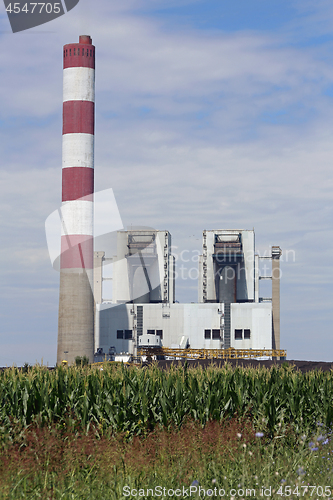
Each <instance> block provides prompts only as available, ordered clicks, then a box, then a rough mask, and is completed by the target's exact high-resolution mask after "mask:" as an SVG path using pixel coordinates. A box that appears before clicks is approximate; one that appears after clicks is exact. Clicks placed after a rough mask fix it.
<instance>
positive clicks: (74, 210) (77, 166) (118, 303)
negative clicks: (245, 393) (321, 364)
mask: <svg viewBox="0 0 333 500" xmlns="http://www.w3.org/2000/svg"><path fill="white" fill-rule="evenodd" d="M63 64H64V66H63V67H64V71H63V78H64V79H63V146H62V151H63V155H62V207H61V228H62V229H61V231H62V232H61V255H60V296H59V324H58V352H57V363H58V364H59V363H61V362H62V361H63V360H66V361H67V362H69V363H70V364H72V363H74V362H75V358H76V357H77V356H80V357H83V356H86V357H87V358H88V359H89V360H90V361H93V359H95V361H99V360H103V359H104V358H105V355H107V356H108V355H109V354H110V355H111V354H114V353H130V354H134V355H135V354H136V353H137V350H138V349H139V348H140V347H145V348H148V347H170V348H181V349H186V348H188V347H191V348H193V349H228V348H235V349H267V350H270V349H280V267H279V266H280V256H281V249H280V248H279V247H272V252H271V255H270V256H266V257H263V258H269V259H270V260H271V261H272V276H270V277H268V278H270V279H272V297H271V298H270V299H261V298H260V296H259V282H260V278H261V277H260V273H259V259H260V257H259V256H258V255H257V254H256V253H255V235H254V230H243V229H241V230H238V229H232V230H205V231H203V241H202V254H201V255H200V256H199V262H198V302H197V303H190V304H179V303H177V302H176V300H175V272H176V269H175V257H174V255H173V254H172V244H171V235H170V233H169V232H168V231H166V230H164V231H159V230H154V229H149V228H139V229H138V228H137V229H135V228H134V229H131V230H128V231H118V232H117V241H116V251H115V255H109V252H110V250H109V249H107V248H103V245H101V244H100V243H97V241H100V240H97V239H96V241H95V248H94V220H93V219H94V110H95V47H94V46H93V45H92V40H91V38H90V37H89V36H80V38H79V43H74V44H68V45H65V46H64V48H63ZM96 245H99V247H98V248H96ZM100 246H101V247H102V248H101V247H100ZM112 252H114V250H112ZM106 265H111V267H112V278H110V277H108V278H107V277H106V276H105V275H104V268H105V266H106ZM266 278H267V277H266ZM106 279H110V280H112V297H106V298H105V297H103V295H104V286H103V283H104V282H105V280H106Z"/></svg>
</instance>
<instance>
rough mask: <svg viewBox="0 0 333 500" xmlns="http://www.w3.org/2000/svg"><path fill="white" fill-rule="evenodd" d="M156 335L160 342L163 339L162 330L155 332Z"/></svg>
mask: <svg viewBox="0 0 333 500" xmlns="http://www.w3.org/2000/svg"><path fill="white" fill-rule="evenodd" d="M156 335H158V336H159V337H160V338H161V340H162V339H163V330H156Z"/></svg>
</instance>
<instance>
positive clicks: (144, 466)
mask: <svg viewBox="0 0 333 500" xmlns="http://www.w3.org/2000/svg"><path fill="white" fill-rule="evenodd" d="M66 370H67V371H66ZM66 370H63V369H60V370H58V371H55V372H47V371H46V370H45V369H44V368H42V367H34V368H32V369H30V370H29V371H28V372H27V373H22V372H19V371H18V370H8V372H7V375H6V376H5V375H2V380H1V385H0V398H1V397H4V395H5V394H11V398H12V399H11V401H12V403H13V406H12V408H14V412H13V413H12V414H11V413H10V405H9V404H8V401H6V404H5V405H4V404H3V405H2V407H1V408H2V410H0V411H1V412H2V413H0V414H1V417H2V418H1V421H0V426H1V427H0V443H1V453H0V454H1V461H0V484H1V491H0V499H15V500H17V499H35V498H36V499H37V498H39V499H43V500H44V499H45V500H47V499H52V500H53V499H54V500H56V499H71V500H76V499H94V500H95V499H96V500H100V499H121V498H155V497H156V498H170V497H173V498H177V497H178V498H179V497H181V498H183V497H186V493H187V494H188V496H189V497H191V498H198V494H199V491H198V490H199V487H201V488H202V490H201V492H200V493H201V495H200V496H201V498H203V497H204V496H205V497H206V498H209V497H210V496H212V498H216V497H219V496H220V497H223V496H225V497H226V498H231V497H234V498H247V497H248V496H252V498H253V497H255V498H261V497H270V498H281V495H280V494H279V493H282V492H283V493H287V495H285V496H287V497H288V498H296V497H297V498H298V497H302V498H319V497H323V498H333V484H332V494H331V493H330V492H329V490H326V492H325V486H331V484H330V483H331V477H333V474H332V472H333V471H332V465H331V460H333V458H332V457H333V451H332V443H331V440H330V431H329V430H328V428H327V427H326V426H325V425H324V424H323V423H322V422H321V421H320V420H318V419H317V418H316V417H317V414H316V412H312V414H311V411H310V410H311V408H308V407H307V404H308V402H309V401H312V400H313V397H314V395H311V394H310V395H307V396H305V395H304V394H303V393H301V394H299V398H298V400H297V401H298V411H299V415H298V418H293V411H294V410H293V411H291V409H290V408H289V412H288V406H287V403H286V401H289V405H290V407H291V406H292V405H293V404H294V406H295V405H296V406H297V402H296V403H295V402H294V401H293V400H292V396H293V394H294V393H293V390H292V389H293V388H294V391H295V389H296V388H298V389H299V388H300V387H303V388H304V387H306V384H308V386H309V385H310V386H311V384H312V387H314V386H316V387H318V384H319V382H318V381H321V383H322V386H324V387H326V388H327V387H330V383H331V379H332V374H331V373H329V374H322V373H321V372H319V373H313V374H310V375H307V374H306V375H302V374H300V373H295V372H294V371H293V370H292V369H289V368H283V369H280V370H275V372H274V370H273V371H272V370H265V369H264V370H252V369H241V370H238V371H237V370H236V371H235V370H232V369H231V368H230V367H227V368H226V369H218V368H216V367H215V368H212V369H210V370H207V371H203V370H198V369H196V370H189V371H188V373H186V371H185V373H184V370H182V369H180V368H177V369H176V370H174V371H172V372H170V373H165V372H164V373H163V372H160V371H159V370H158V369H157V368H156V367H153V368H152V369H149V370H140V369H130V370H125V369H124V368H119V367H118V368H115V367H111V368H110V367H107V366H105V367H104V369H103V372H101V371H96V370H95V369H91V368H79V369H78V368H73V369H66ZM66 377H67V378H66ZM89 377H90V379H89ZM237 377H238V378H237ZM110 378H111V379H112V380H111V381H110V380H109V379H110ZM64 380H66V383H64ZM225 380H227V381H228V383H229V388H227V387H226V386H225V385H224V386H223V383H224V382H225ZM96 381H99V385H98V384H97V383H96ZM209 381H210V385H209V383H208V382H209ZM217 381H218V382H219V384H217ZM236 381H237V383H238V384H239V385H238V386H237V385H235V382H236ZM255 381H257V382H255ZM42 382H43V383H44V386H43V383H42ZM75 382H76V385H77V387H76V391H77V392H76V397H77V398H79V400H80V398H81V399H82V397H81V396H82V391H85V393H86V395H87V397H86V400H89V401H91V399H89V398H90V393H89V387H90V386H92V387H95V388H96V387H97V390H100V389H99V388H100V386H101V387H102V388H103V390H104V392H106V394H110V393H111V394H112V390H114V391H115V392H114V393H113V396H112V397H113V402H114V403H115V402H116V395H117V394H118V397H120V396H119V394H122V395H123V399H122V401H123V404H124V403H126V401H127V403H128V400H129V399H130V398H132V397H134V394H132V392H131V391H133V390H134V389H135V390H136V392H137V393H138V390H139V389H140V388H141V389H142V388H144V389H146V390H147V393H146V394H141V396H140V397H139V396H138V397H137V399H136V400H134V403H133V405H134V408H136V412H134V411H133V405H132V408H126V409H123V413H124V414H125V415H126V413H125V410H126V412H127V415H130V417H131V419H132V420H131V425H129V426H127V428H126V425H123V424H122V426H123V428H122V429H119V428H118V427H117V425H115V423H117V422H119V419H118V420H117V418H116V416H115V417H114V419H113V420H112V418H109V420H107V419H106V418H105V416H103V414H102V413H101V414H100V417H99V418H96V415H97V414H98V412H97V409H94V408H93V407H92V408H91V407H90V406H88V407H87V409H86V413H87V415H92V416H93V418H90V419H89V418H87V419H86V420H85V421H83V420H82V419H81V421H80V420H79V419H78V417H77V415H76V413H75V410H73V404H75V402H76V400H75V399H74V397H73V390H75ZM93 382H95V385H93ZM171 382H172V383H171ZM214 383H215V386H214ZM260 383H261V385H260ZM269 383H271V385H272V384H275V391H277V387H280V392H276V393H275V398H274V400H273V399H272V398H271V389H270V387H269V385H270V384H269ZM61 384H62V385H61ZM89 384H90V385H89ZM131 384H132V385H131ZM135 384H137V385H135ZM168 384H169V385H168ZM205 384H206V386H205ZM251 384H252V386H253V384H257V385H255V387H256V390H257V392H258V398H257V400H258V401H261V403H262V406H260V405H259V403H258V401H257V406H255V404H254V403H255V401H254V397H255V394H256V392H255V391H253V393H251V392H250V389H251ZM316 384H317V385H316ZM325 384H326V385H325ZM286 385H287V386H288V387H289V394H287V395H286V394H284V393H283V392H282V391H283V388H285V386H286ZM38 387H39V388H40V390H39V392H38V390H37V389H38ZM45 387H48V388H49V389H52V390H54V391H56V388H58V389H59V387H62V388H63V390H62V394H61V398H59V401H57V400H56V398H55V397H54V396H55V394H56V392H54V394H53V395H52V394H51V395H50V393H52V390H50V391H48V395H49V396H48V397H49V401H51V399H52V397H54V399H53V402H54V404H55V405H56V408H58V410H57V411H58V413H56V412H54V411H52V408H45V409H44V410H43V412H44V413H43V412H42V415H41V411H38V412H37V411H35V413H34V412H32V411H31V412H30V414H29V415H30V416H29V418H27V415H28V407H29V404H31V408H35V409H36V408H37V409H40V408H41V406H38V405H36V402H35V401H36V400H37V401H38V395H41V394H44V396H45V394H46V393H47V391H46V389H45ZM115 387H116V388H118V392H116V390H115V389H114V388H115ZM163 387H164V389H165V391H169V392H168V394H169V395H170V398H171V402H172V404H173V408H171V405H169V406H170V407H168V408H169V413H168V419H167V422H166V424H164V423H163V419H162V418H161V414H163V410H162V409H160V412H158V411H157V410H158V405H157V403H156V401H155V403H154V398H156V394H158V393H159V392H161V391H162V388H163ZM194 387H199V388H201V392H204V394H195V395H192V396H191V395H190V394H188V393H189V390H188V389H189V388H191V389H192V390H193V388H194ZM221 387H225V389H226V390H228V391H229V392H228V393H227V396H228V395H229V396H230V395H231V394H232V391H231V389H232V390H233V391H234V396H233V397H234V399H233V401H235V402H237V401H238V402H239V406H238V409H237V405H236V404H235V403H232V404H233V408H232V412H231V411H229V408H230V405H231V403H229V406H228V408H227V409H226V410H225V411H224V413H223V414H222V415H221V418H212V415H211V414H210V412H209V411H205V409H206V408H207V407H208V409H209V408H213V402H212V401H211V400H212V399H214V397H215V399H214V404H215V406H217V407H218V408H219V409H220V408H222V407H223V408H225V405H226V404H227V403H225V399H223V398H225V393H224V392H223V391H221ZM13 388H15V389H16V399H15V395H14V391H13ZM27 388H29V391H31V392H32V391H33V390H36V392H35V393H34V398H32V394H31V393H29V391H28V389H27ZM209 388H210V392H209V394H207V392H208V389H209ZM25 389H27V391H25ZM65 389H66V390H67V392H66V390H65ZM103 390H101V392H100V393H102V392H103ZM149 390H150V396H149ZM218 390H220V392H219V394H220V396H219V398H217V397H216V393H217V391H218ZM308 390H309V387H308ZM10 391H12V392H10ZM42 391H44V392H42ZM260 391H261V392H260ZM27 392H28V398H29V397H30V403H29V402H28V401H27V395H26V394H27ZM83 394H84V392H83ZM214 395H215V396H214ZM126 396H127V398H128V399H126ZM194 396H195V397H194ZM288 396H289V398H288ZM40 397H42V396H40ZM318 397H322V398H326V399H329V398H331V397H332V394H329V393H327V394H322V395H320V394H319V396H318ZM24 398H25V401H26V403H24ZM71 398H72V399H71ZM105 398H107V396H105ZM140 398H141V400H140ZM177 398H178V399H177ZM200 398H201V402H202V408H201V409H200V408H199V405H198V401H199V402H200ZM209 398H210V401H209ZM68 399H70V400H71V403H72V406H70V405H68ZM221 399H223V404H224V406H223V405H221V404H220V400H221ZM229 400H230V397H229V399H228V400H227V401H229ZM331 400H332V399H331ZM138 401H139V403H140V404H138ZM142 401H146V403H145V404H146V411H143V409H142V406H143V403H142ZM3 402H4V400H3ZM159 402H160V403H159V404H160V406H162V403H161V396H160V399H159ZM191 402H192V403H193V404H192V406H191V405H190V404H189V403H191ZM20 404H21V405H23V404H26V408H27V410H26V413H25V418H24V408H23V409H22V408H21V409H20V407H19V406H20ZM34 405H35V406H34ZM135 405H136V406H135ZM154 405H155V406H154ZM209 405H210V406H209ZM296 406H295V407H296ZM4 407H5V409H6V412H5V410H4ZM82 407H83V408H84V404H83V405H82V406H80V408H82ZM61 408H62V409H63V410H61V411H62V412H61V411H60V409H61ZM114 408H118V407H117V406H116V405H115V404H114ZM184 408H187V409H188V410H187V411H185V410H184ZM193 408H194V409H195V410H196V412H195V411H192V410H193ZM198 408H199V409H200V411H198ZM153 409H154V411H155V416H154V413H153ZM260 409H261V410H260ZM171 410H173V411H171ZM238 410H239V411H238ZM314 410H315V408H314ZM115 411H116V410H115ZM219 411H220V410H219ZM15 412H16V413H15ZM20 412H21V413H20ZM94 412H95V413H94ZM177 412H178V416H177V415H176V413H177ZM133 414H134V416H133ZM217 414H220V413H216V415H217ZM20 415H21V418H20ZM145 415H146V417H147V418H146V420H144V418H145ZM205 415H206V416H205ZM272 415H273V416H272ZM274 415H275V417H274ZM47 416H49V417H50V418H47ZM203 416H204V418H203ZM313 416H314V417H315V418H313ZM134 417H135V418H136V420H135V418H134ZM273 417H274V420H273V422H274V425H272V422H271V421H270V420H269V419H270V418H272V419H273ZM154 418H155V421H154ZM112 422H113V424H112ZM121 422H122V421H121ZM288 486H290V487H291V490H289V489H288V488H287V487H288ZM311 486H314V487H315V489H314V488H310V487H311ZM157 487H160V489H158V488H157ZM296 487H297V488H298V491H297V490H296ZM156 488H157V490H156ZM163 488H165V490H163ZM183 488H184V489H185V490H184V491H185V493H184V492H183ZM190 488H191V489H190ZM269 488H271V489H269ZM281 488H283V489H281ZM306 488H308V490H307V491H306ZM317 488H319V489H317ZM320 488H323V490H321V489H320ZM177 489H179V491H178V490H177ZM195 489H196V490H197V491H195ZM149 490H151V491H149ZM176 490H177V491H176ZM204 490H205V494H206V495H204ZM208 490H209V491H208ZM231 490H235V491H232V492H230V491H231ZM247 490H248V491H247ZM250 490H251V491H250ZM253 490H255V495H254V491H253ZM223 491H224V495H223ZM289 491H290V492H291V494H290V495H289ZM131 492H132V494H130V493H131ZM135 493H136V495H135ZM159 493H162V495H160V494H159ZM172 493H174V494H173V495H172ZM179 493H180V494H179ZM219 493H220V495H219ZM250 493H251V494H250ZM261 493H262V494H261ZM265 493H266V494H265ZM297 493H298V494H297ZM325 493H326V494H325Z"/></svg>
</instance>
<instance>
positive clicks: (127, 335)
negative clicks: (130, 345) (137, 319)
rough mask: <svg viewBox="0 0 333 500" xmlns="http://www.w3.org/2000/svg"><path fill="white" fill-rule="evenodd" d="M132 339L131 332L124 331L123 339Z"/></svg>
mask: <svg viewBox="0 0 333 500" xmlns="http://www.w3.org/2000/svg"><path fill="white" fill-rule="evenodd" d="M131 338H132V330H125V339H127V340H128V339H131Z"/></svg>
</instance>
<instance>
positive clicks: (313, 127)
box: [0, 0, 333, 365]
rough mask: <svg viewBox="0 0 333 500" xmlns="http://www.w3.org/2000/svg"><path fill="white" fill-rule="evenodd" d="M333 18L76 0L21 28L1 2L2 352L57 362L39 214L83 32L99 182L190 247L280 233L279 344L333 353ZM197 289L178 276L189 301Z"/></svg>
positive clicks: (316, 10)
mask: <svg viewBox="0 0 333 500" xmlns="http://www.w3.org/2000/svg"><path fill="white" fill-rule="evenodd" d="M332 28H333V5H332V4H331V2H330V1H328V0H321V1H317V2H316V3H314V2H313V1H311V2H310V1H306V0H304V1H298V0H297V1H292V0H290V1H288V2H286V1H275V0H270V1H267V0H266V1H263V0H258V1H251V2H248V1H245V0H236V1H229V0H216V1H215V0H212V1H209V0H206V1H201V0H198V1H194V0H183V1H181V0H178V1H177V2H176V1H173V0H169V1H164V0H128V1H122V2H119V1H113V0H99V2H94V3H93V2H91V1H89V0H80V2H79V4H78V6H77V7H75V8H74V9H73V10H72V11H70V12H69V13H68V14H66V15H65V16H62V17H60V18H58V19H56V20H54V21H52V22H51V23H49V24H47V25H43V26H40V27H38V28H36V29H34V30H29V31H27V32H22V33H16V34H12V33H11V32H10V26H9V22H8V20H7V17H6V14H5V9H4V6H0V42H1V51H0V61H1V65H0V68H1V70H0V71H1V78H0V87H1V95H2V103H1V107H0V134H1V142H0V148H1V160H2V161H1V168H0V179H1V186H2V196H1V199H0V220H1V227H2V239H1V241H2V245H1V248H0V256H1V258H0V266H1V267H0V269H1V274H2V280H1V282H2V285H3V286H2V287H1V291H0V294H1V296H0V300H1V306H0V319H1V322H0V325H1V327H0V346H1V347H0V365H6V364H9V365H11V364H12V363H16V364H19V365H20V364H22V363H24V362H26V361H27V362H30V363H33V362H35V361H36V360H37V361H39V362H40V361H41V360H42V359H43V362H44V363H49V364H50V365H52V364H54V362H55V359H56V340H57V310H58V293H59V290H58V286H59V275H58V273H57V272H55V271H54V270H53V269H52V267H51V264H50V260H49V257H48V252H47V247H46V241H45V232H44V224H45V220H46V218H47V217H48V216H49V214H50V213H51V212H52V211H53V210H55V209H56V208H57V207H58V206H59V203H60V198H61V121H62V117H61V110H62V46H63V45H64V44H65V43H70V42H76V41H77V40H78V36H79V35H80V34H90V35H91V36H92V38H93V42H94V44H95V45H96V54H97V69H96V155H95V165H96V171H95V172H96V173H95V184H96V190H101V189H105V188H112V189H113V191H114V194H115V198H116V200H117V203H118V207H119V212H120V214H121V217H122V220H123V222H124V225H125V226H130V225H131V224H133V225H145V226H150V227H156V228H157V229H168V230H169V231H170V232H171V234H172V237H173V244H174V245H175V247H177V248H176V249H175V251H176V252H178V253H180V252H181V251H182V250H189V251H190V252H192V251H193V252H194V251H196V250H201V245H202V243H201V238H202V230H203V229H213V228H220V229H225V228H226V229H227V228H244V229H251V228H253V227H254V228H255V231H256V243H257V248H258V250H259V251H260V252H261V253H264V252H267V251H268V250H269V248H270V246H271V245H276V244H278V245H280V246H281V248H282V249H283V251H284V255H283V258H282V262H281V267H282V283H281V324H282V327H281V347H283V348H285V349H287V351H288V358H289V359H309V360H311V359H312V360H326V361H331V360H332V355H331V352H333V331H332V321H331V316H332V285H331V283H332V279H333V272H332V263H331V255H332V250H331V249H332V245H333V237H332V220H333V217H332V215H333V214H332V189H333V182H332V158H333V144H332V136H333V91H332V89H333V69H332V68H333V56H332V54H333V50H332V49H333V43H332V33H333V29H332ZM288 252H289V253H288ZM286 255H288V256H289V258H288V260H287V259H286ZM291 256H293V257H291ZM196 286H197V284H196V282H195V281H193V280H190V279H185V280H178V283H177V297H176V298H177V299H178V300H179V301H181V302H186V301H196V299H197V293H196ZM263 294H264V293H263ZM265 294H266V293H265Z"/></svg>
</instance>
